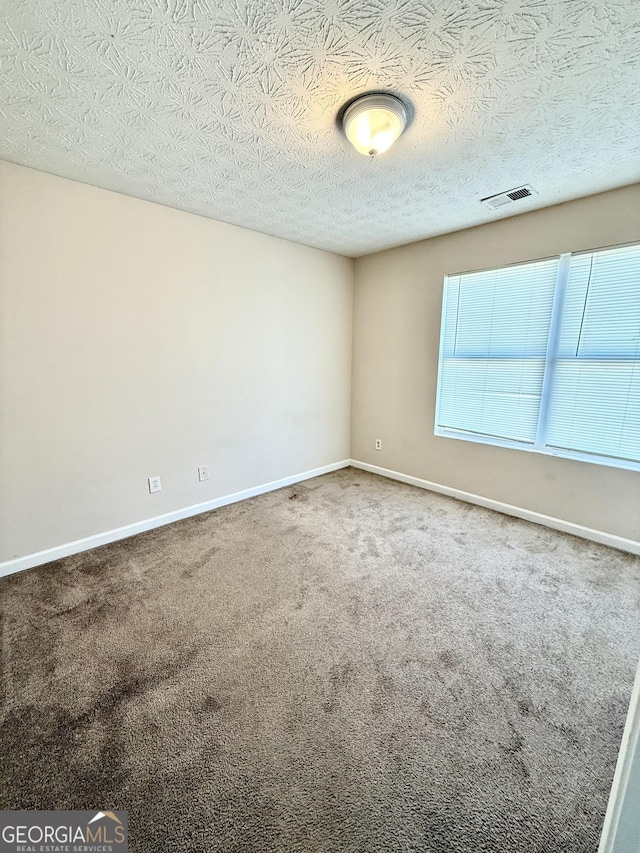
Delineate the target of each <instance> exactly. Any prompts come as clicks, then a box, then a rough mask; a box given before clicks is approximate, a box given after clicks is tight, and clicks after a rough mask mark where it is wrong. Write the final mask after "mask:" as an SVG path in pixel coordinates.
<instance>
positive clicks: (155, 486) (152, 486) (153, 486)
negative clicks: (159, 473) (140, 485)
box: [149, 477, 162, 494]
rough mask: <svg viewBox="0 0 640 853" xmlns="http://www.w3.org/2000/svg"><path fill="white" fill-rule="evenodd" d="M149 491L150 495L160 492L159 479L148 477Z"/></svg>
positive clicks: (160, 484)
mask: <svg viewBox="0 0 640 853" xmlns="http://www.w3.org/2000/svg"><path fill="white" fill-rule="evenodd" d="M149 491H150V492H151V494H153V493H154V492H161V491H162V483H161V482H160V477H149Z"/></svg>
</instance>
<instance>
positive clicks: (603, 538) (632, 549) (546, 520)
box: [351, 459, 640, 554]
mask: <svg viewBox="0 0 640 853" xmlns="http://www.w3.org/2000/svg"><path fill="white" fill-rule="evenodd" d="M351 466H352V467H353V468H360V469H362V470H363V471H370V472H371V473H372V474H380V476H382V477H388V478H389V479H391V480H399V481H400V482H401V483H408V484H409V485H411V486H418V487H419V488H421V489H428V490H429V491H430V492H439V493H440V494H441V495H448V496H449V497H451V498H458V500H461V501H466V502H467V503H471V504H477V505H478V506H483V507H486V508H487V509H495V510H497V512H502V513H505V515H513V516H515V517H516V518H523V519H524V520H525V521H533V522H534V523H535V524H542V525H544V526H545V527H551V528H553V530H561V531H562V532H563V533H571V534H573V535H574V536H580V537H581V538H582V539H589V540H590V541H591V542H599V543H600V544H601V545H609V546H610V547H612V548H618V549H619V550H620V551H628V552H629V553H630V554H640V542H636V540H635V539H625V538H624V537H623V536H614V535H613V534H612V533H605V532H604V531H603V530H593V529H592V528H591V527H583V526H582V525H581V524H575V523H574V522H572V521H564V519H562V518H554V517H553V516H551V515H543V514H542V513H540V512H534V511H533V510H530V509H523V507H519V506H512V505H511V504H506V503H503V502H502V501H496V500H493V498H485V497H482V495H474V494H472V493H471V492H463V491H461V490H460V489H453V488H451V487H450V486H442V485H440V483H432V482H430V481H429V480H421V479H420V478H419V477H412V476H410V475H409V474H401V473H400V472H398V471H391V470H389V469H388V468H380V467H379V466H378V465H370V464H369V463H368V462H359V461H358V460H357V459H352V460H351Z"/></svg>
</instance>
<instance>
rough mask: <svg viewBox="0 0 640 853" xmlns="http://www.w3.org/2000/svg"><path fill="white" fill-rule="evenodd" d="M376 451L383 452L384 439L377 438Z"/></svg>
mask: <svg viewBox="0 0 640 853" xmlns="http://www.w3.org/2000/svg"><path fill="white" fill-rule="evenodd" d="M376 450H382V439H381V438H376Z"/></svg>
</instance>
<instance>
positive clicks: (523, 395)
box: [436, 246, 640, 467]
mask: <svg viewBox="0 0 640 853" xmlns="http://www.w3.org/2000/svg"><path fill="white" fill-rule="evenodd" d="M560 260H561V259H560V258H554V259H551V260H545V261H537V262H534V263H526V264H520V265H517V266H512V267H506V268H503V269H498V270H489V271H484V272H478V273H465V274H462V275H456V276H448V277H447V278H446V280H445V288H444V299H443V310H442V331H441V344H440V364H439V376H438V395H437V406H436V434H437V435H446V436H450V437H456V438H468V439H470V440H478V441H485V442H489V443H495V444H503V445H507V446H511V447H513V446H516V447H517V446H520V447H523V448H526V449H535V450H538V451H540V452H547V453H554V454H556V455H567V456H572V457H577V458H585V459H592V460H593V461H599V462H604V463H606V462H607V461H608V462H609V463H610V464H621V465H623V467H639V466H640V246H631V247H625V248H620V249H610V250H603V251H598V252H591V253H585V254H579V255H574V256H569V255H566V256H563V260H562V263H561V262H560Z"/></svg>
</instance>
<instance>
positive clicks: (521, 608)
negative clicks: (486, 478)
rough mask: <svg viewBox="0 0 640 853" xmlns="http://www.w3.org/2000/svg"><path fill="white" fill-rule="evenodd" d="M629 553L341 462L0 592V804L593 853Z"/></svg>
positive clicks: (329, 843)
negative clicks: (345, 466) (334, 467)
mask: <svg viewBox="0 0 640 853" xmlns="http://www.w3.org/2000/svg"><path fill="white" fill-rule="evenodd" d="M639 575H640V559H639V558H637V557H633V556H630V555H628V554H624V553H622V552H619V551H615V550H612V549H609V548H606V547H604V546H600V545H596V544H592V543H589V542H585V541H582V540H580V539H576V538H573V537H571V536H568V535H565V534H562V533H557V532H554V531H551V530H547V529H545V528H543V527H539V526H537V525H534V524H530V523H528V522H525V521H520V520H518V519H513V518H509V517H507V516H503V515H500V514H498V513H495V512H492V511H490V510H485V509H483V508H480V507H475V506H471V505H468V504H464V503H461V502H458V501H456V500H453V499H450V498H446V497H443V496H440V495H436V494H432V493H430V492H426V491H422V490H420V489H417V488H413V487H411V486H406V485H403V484H400V483H396V482H392V481H389V480H385V479H383V478H380V477H377V476H375V475H372V474H368V473H365V472H362V471H356V470H354V469H344V470H341V471H337V472H335V473H332V474H327V475H325V476H323V477H319V478H316V479H314V480H308V481H306V482H305V483H301V484H298V485H295V486H292V487H288V488H285V489H281V490H279V491H276V492H271V493H269V494H265V495H261V496H259V497H255V498H252V499H250V500H247V501H244V502H242V503H238V504H234V505H231V506H228V507H223V508H221V509H217V510H215V511H213V512H210V513H207V514H205V515H199V516H196V517H194V518H190V519H186V520H184V521H180V522H178V523H176V524H172V525H170V526H167V527H162V528H159V529H157V530H153V531H150V532H148V533H144V534H141V535H139V536H136V537H134V538H131V539H128V540H124V541H121V542H117V543H114V544H111V545H107V546H105V547H102V548H97V549H95V550H93V551H89V552H87V553H84V554H79V555H76V556H73V557H68V558H66V559H64V560H60V561H58V562H55V563H50V564H48V565H46V566H41V567H39V568H36V569H32V570H30V571H27V572H24V573H22V574H19V575H14V576H11V577H9V578H5V579H4V580H2V581H0V600H1V618H2V650H1V653H0V666H1V673H0V675H1V678H2V694H1V697H0V698H1V711H0V806H1V807H2V808H13V809H36V808H38V809H52V808H65V809H67V808H68V809H71V808H74V809H79V808H82V809H102V810H106V809H114V810H116V809H126V810H127V811H128V812H129V826H130V850H132V851H135V853H138V851H149V852H150V851H154V853H158V851H194V852H195V851H201V853H223V851H224V853H276V851H278V853H378V852H379V853H382V851H385V853H389V852H391V853H396V851H397V853H400V851H403V853H405V851H416V853H417V852H418V851H420V853H484V851H487V853H489V851H490V853H507V851H508V853H513V851H519V853H556V851H557V853H560V851H562V853H567V851H570V853H595V851H596V849H597V844H598V838H599V834H600V829H601V826H602V821H603V818H604V812H605V808H606V803H607V797H608V793H609V789H610V786H611V782H612V778H613V772H614V767H615V761H616V757H617V752H618V749H619V745H620V739H621V735H622V729H623V725H624V719H625V714H626V709H627V705H628V702H629V697H630V693H631V686H632V683H633V677H634V671H635V666H636V662H637V658H638V653H639V651H640V638H639V636H638V626H639V614H640V604H639V601H638V588H639V587H638V579H639Z"/></svg>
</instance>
